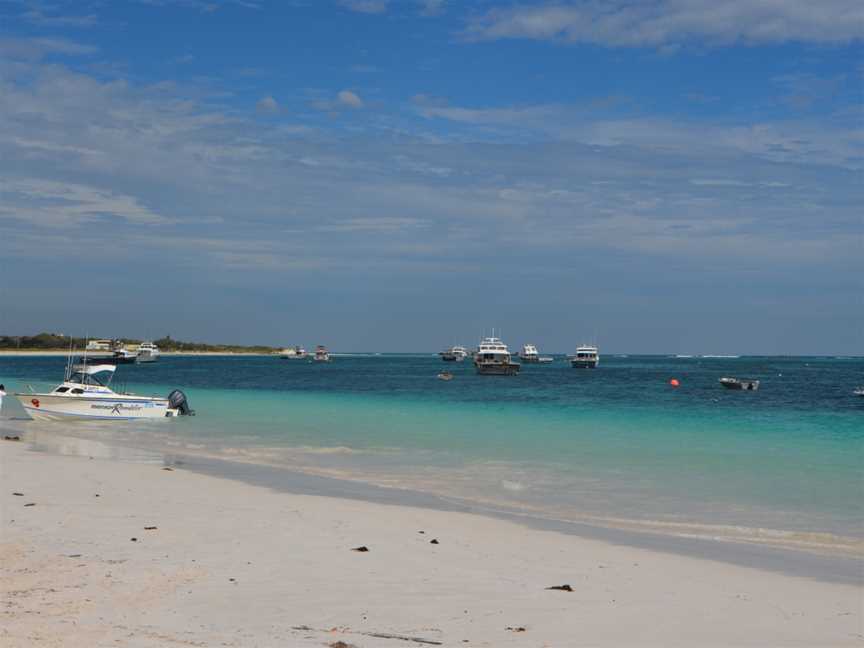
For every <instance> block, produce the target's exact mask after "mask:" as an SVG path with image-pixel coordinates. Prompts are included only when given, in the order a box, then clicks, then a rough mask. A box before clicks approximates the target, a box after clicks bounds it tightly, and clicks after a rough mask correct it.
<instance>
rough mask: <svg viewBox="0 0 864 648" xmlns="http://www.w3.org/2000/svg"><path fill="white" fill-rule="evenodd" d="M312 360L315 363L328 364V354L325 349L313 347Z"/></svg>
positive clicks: (320, 346)
mask: <svg viewBox="0 0 864 648" xmlns="http://www.w3.org/2000/svg"><path fill="white" fill-rule="evenodd" d="M312 360H313V361H315V362H330V352H329V351H328V350H327V347H325V346H324V345H321V344H319V345H318V346H316V347H315V355H314V356H312Z"/></svg>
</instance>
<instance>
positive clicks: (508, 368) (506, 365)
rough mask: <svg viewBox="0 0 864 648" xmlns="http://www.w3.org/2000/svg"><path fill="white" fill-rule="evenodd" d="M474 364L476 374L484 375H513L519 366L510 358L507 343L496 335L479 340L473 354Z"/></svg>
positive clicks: (517, 371) (516, 372)
mask: <svg viewBox="0 0 864 648" xmlns="http://www.w3.org/2000/svg"><path fill="white" fill-rule="evenodd" d="M474 366H475V367H476V369H477V373H478V374H482V375H485V376H515V375H516V374H518V373H519V369H520V368H521V365H520V364H519V363H518V362H513V360H512V359H511V357H510V351H509V350H508V349H507V345H506V344H504V343H503V342H502V341H501V340H500V339H498V338H496V337H487V338H484V339H483V341H482V342H480V347H479V348H478V349H477V353H476V354H474Z"/></svg>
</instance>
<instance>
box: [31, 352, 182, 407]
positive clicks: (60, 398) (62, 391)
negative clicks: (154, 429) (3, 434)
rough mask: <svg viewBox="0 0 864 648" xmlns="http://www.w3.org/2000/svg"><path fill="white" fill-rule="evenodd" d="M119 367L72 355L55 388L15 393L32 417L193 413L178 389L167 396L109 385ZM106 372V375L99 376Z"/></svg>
mask: <svg viewBox="0 0 864 648" xmlns="http://www.w3.org/2000/svg"><path fill="white" fill-rule="evenodd" d="M116 370H117V367H116V366H115V365H113V364H93V365H88V364H83V365H73V364H72V362H71V359H70V362H69V364H67V366H66V375H65V376H64V378H63V382H62V383H60V384H59V385H57V387H55V388H54V389H53V390H52V391H50V392H31V393H26V394H25V393H16V394H15V398H17V399H18V400H19V401H20V403H21V405H22V406H23V407H24V409H25V410H26V411H27V413H28V414H29V415H30V417H31V418H33V419H36V420H42V421H61V420H69V419H89V420H93V419H95V420H112V421H114V420H117V421H124V420H132V419H142V418H165V417H174V416H182V415H191V414H193V411H192V410H191V409H190V408H189V403H188V401H187V400H186V395H185V394H184V393H183V392H181V391H180V390H179V389H175V390H174V391H172V392H171V393H170V394H169V395H168V397H167V398H161V397H159V396H137V395H135V394H126V393H119V394H118V393H117V392H115V391H113V390H112V389H111V388H110V387H109V385H110V384H111V378H113V376H114V372H115V371H116ZM105 374H107V376H108V377H107V379H105V378H99V377H98V376H104V375H105Z"/></svg>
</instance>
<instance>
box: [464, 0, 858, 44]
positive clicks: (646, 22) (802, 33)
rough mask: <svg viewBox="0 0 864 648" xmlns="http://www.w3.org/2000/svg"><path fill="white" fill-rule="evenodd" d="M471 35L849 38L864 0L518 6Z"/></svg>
mask: <svg viewBox="0 0 864 648" xmlns="http://www.w3.org/2000/svg"><path fill="white" fill-rule="evenodd" d="M466 36H467V37H468V38H472V39H477V40H497V39H502V38H528V39H543V40H545V39H551V40H560V41H566V42H574V43H577V42H578V43H593V44H598V45H605V46H610V47H641V46H648V47H659V46H665V45H670V44H677V43H682V42H684V43H686V42H697V43H699V44H706V43H707V44H728V43H734V42H741V43H746V44H760V43H784V42H789V41H800V42H813V43H848V42H850V41H853V40H860V39H862V38H864V3H862V2H860V0H822V1H818V2H814V1H813V0H721V1H718V0H646V1H644V2H626V1H624V0H608V1H605V2H599V1H592V0H588V1H580V2H561V3H547V4H542V5H539V6H527V5H517V6H514V7H511V8H506V9H493V10H491V11H489V12H487V13H486V14H484V15H482V16H480V17H478V18H476V19H474V20H472V21H471V22H470V24H469V26H468V28H467V30H466Z"/></svg>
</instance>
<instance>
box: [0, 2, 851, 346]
mask: <svg viewBox="0 0 864 648" xmlns="http://www.w3.org/2000/svg"><path fill="white" fill-rule="evenodd" d="M862 39H864V5H861V3H860V2H857V1H856V2H852V1H847V0H832V1H825V2H820V3H814V2H810V1H805V0H784V1H782V2H781V1H770V0H729V1H727V2H723V3H717V2H714V1H709V0H644V1H640V2H622V1H620V0H609V1H607V2H602V3H600V2H590V1H586V2H575V1H574V2H554V3H553V2H545V1H544V2H533V3H532V2H519V3H511V2H491V1H485V0H477V1H474V2H469V1H464V2H456V1H455V0H450V1H447V0H442V1H432V0H425V1H421V0H401V1H396V0H391V1H390V2H385V1H384V0H343V1H339V0H333V1H330V0H307V1H303V0H296V1H290V0H286V1H283V2H267V1H265V0H234V1H230V0H225V1H222V2H219V1H217V0H209V1H208V0H139V1H128V2H120V1H116V2H115V1H112V2H88V1H87V0H79V1H77V2H64V1H62V0H54V1H51V2H32V1H29V0H0V272H2V275H3V281H2V282H0V330H2V331H3V332H8V333H13V334H15V333H17V334H22V333H29V332H33V331H36V330H42V329H49V330H59V331H63V332H66V333H68V334H85V333H90V334H91V335H100V336H102V335H104V336H119V335H125V336H153V337H158V336H161V335H163V334H166V333H168V334H171V335H173V336H174V337H181V338H187V339H198V340H207V341H226V342H238V343H255V342H261V343H270V344H289V343H290V344H293V343H302V344H306V345H312V344H316V343H319V342H321V343H325V344H328V345H329V346H330V347H332V348H335V349H342V350H361V349H368V350H382V351H405V350H434V349H437V348H439V347H442V346H445V345H449V344H452V343H454V342H462V343H466V344H469V343H473V342H475V341H476V339H477V338H478V336H479V335H480V334H481V333H482V332H484V331H487V332H488V331H489V330H490V329H491V328H492V327H496V328H497V329H498V330H502V331H503V335H504V337H505V340H506V341H507V342H509V343H510V344H511V345H512V346H516V345H521V344H523V343H525V342H533V343H535V344H537V345H538V346H539V347H540V348H541V350H547V351H561V352H563V351H572V349H573V348H574V347H575V345H576V344H577V343H578V342H580V341H582V340H586V339H589V338H593V339H597V340H599V342H600V344H601V346H602V347H603V349H605V350H609V351H618V352H661V353H667V352H668V353H693V352H695V353H712V352H714V353H792V354H795V353H803V354H810V353H813V354H818V353H829V354H831V353H834V354H860V353H861V352H862V348H864V297H862V295H864V283H862V279H861V277H862V270H864V262H862V258H864V220H862V219H864V216H862V213H864V210H862V198H864V195H862V194H864V190H862V166H864V134H862V128H861V124H862V87H864V57H862V52H864V47H862Z"/></svg>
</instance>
